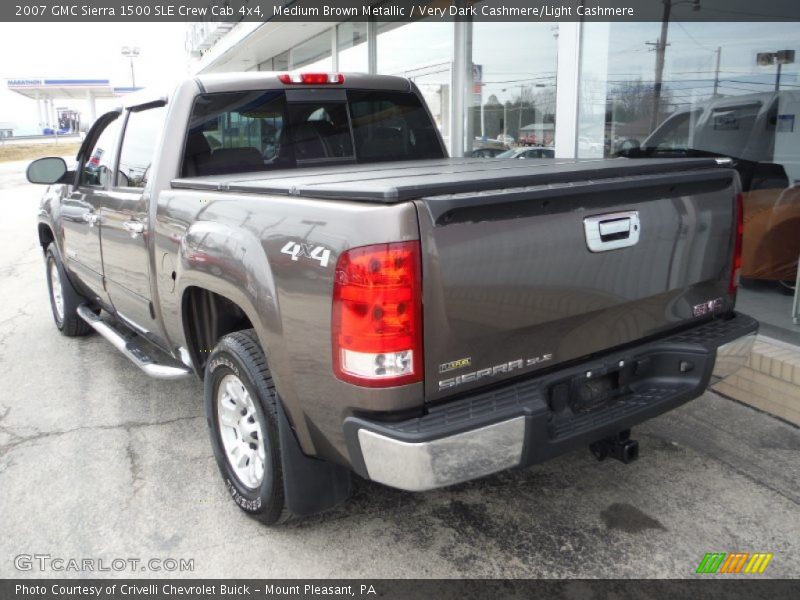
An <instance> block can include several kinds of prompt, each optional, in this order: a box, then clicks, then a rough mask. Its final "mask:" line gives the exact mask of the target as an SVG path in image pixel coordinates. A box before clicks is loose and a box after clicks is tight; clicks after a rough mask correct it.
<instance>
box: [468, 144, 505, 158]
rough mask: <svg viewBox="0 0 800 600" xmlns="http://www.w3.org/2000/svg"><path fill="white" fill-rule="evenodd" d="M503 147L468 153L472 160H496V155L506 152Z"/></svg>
mask: <svg viewBox="0 0 800 600" xmlns="http://www.w3.org/2000/svg"><path fill="white" fill-rule="evenodd" d="M507 151H508V149H507V148H505V147H500V148H475V149H474V150H472V151H471V152H470V153H469V156H471V157H472V158H496V157H497V155H498V154H502V153H503V152H507Z"/></svg>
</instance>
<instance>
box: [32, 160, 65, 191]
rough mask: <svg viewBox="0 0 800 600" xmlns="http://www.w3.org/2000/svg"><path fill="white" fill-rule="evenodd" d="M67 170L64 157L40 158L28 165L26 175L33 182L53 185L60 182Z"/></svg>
mask: <svg viewBox="0 0 800 600" xmlns="http://www.w3.org/2000/svg"><path fill="white" fill-rule="evenodd" d="M66 172H67V163H66V162H64V159H63V158H58V157H52V156H51V157H48V158H40V159H38V160H35V161H33V162H32V163H31V164H29V165H28V170H27V171H26V172H25V176H26V177H27V178H28V181H30V182H31V183H42V184H45V185H51V184H53V183H58V182H59V181H60V180H61V178H62V177H63V176H64V175H65V174H66Z"/></svg>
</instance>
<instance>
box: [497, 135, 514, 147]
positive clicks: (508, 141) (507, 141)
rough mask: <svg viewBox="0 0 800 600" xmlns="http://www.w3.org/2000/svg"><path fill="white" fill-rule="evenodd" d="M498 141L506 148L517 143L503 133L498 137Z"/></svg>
mask: <svg viewBox="0 0 800 600" xmlns="http://www.w3.org/2000/svg"><path fill="white" fill-rule="evenodd" d="M497 141H498V142H500V143H501V144H505V145H506V146H513V145H514V143H515V141H514V138H513V137H512V136H510V135H508V134H506V133H501V134H500V135H498V136H497Z"/></svg>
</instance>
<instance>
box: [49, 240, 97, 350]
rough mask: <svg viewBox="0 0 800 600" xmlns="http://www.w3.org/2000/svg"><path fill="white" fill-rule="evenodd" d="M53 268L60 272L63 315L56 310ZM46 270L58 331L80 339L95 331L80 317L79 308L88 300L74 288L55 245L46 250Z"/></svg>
mask: <svg viewBox="0 0 800 600" xmlns="http://www.w3.org/2000/svg"><path fill="white" fill-rule="evenodd" d="M53 267H55V269H56V270H57V272H58V279H59V284H58V285H59V287H60V288H61V299H62V307H63V315H60V314H59V311H58V310H57V308H56V299H55V295H54V293H53V290H54V281H53V275H52V273H53V271H52V269H53ZM45 268H46V270H45V275H46V277H47V292H48V295H49V297H50V310H51V311H52V313H53V321H55V324H56V327H57V328H58V330H59V331H60V332H61V333H62V334H63V335H65V336H67V337H79V336H83V335H87V334H89V333H91V332H92V331H94V330H93V329H92V327H91V326H90V325H89V324H88V323H87V322H86V321H84V320H83V319H81V318H80V317H79V316H78V307H79V306H80V305H81V304H85V303H86V302H87V299H86V298H84V297H83V296H82V295H81V294H79V293H78V291H77V290H76V289H75V288H74V287H72V283H71V282H70V280H69V278H68V277H67V274H66V272H65V270H64V265H63V264H62V262H61V258H60V257H59V255H58V250H57V249H56V246H55V244H54V243H52V244H50V245H49V246H48V247H47V250H45Z"/></svg>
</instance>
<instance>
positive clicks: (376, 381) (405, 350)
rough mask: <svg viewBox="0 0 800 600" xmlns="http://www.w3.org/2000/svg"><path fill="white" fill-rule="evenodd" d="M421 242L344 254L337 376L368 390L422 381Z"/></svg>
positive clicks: (336, 328) (336, 304) (337, 290)
mask: <svg viewBox="0 0 800 600" xmlns="http://www.w3.org/2000/svg"><path fill="white" fill-rule="evenodd" d="M420 273H421V269H420V250H419V242H418V241H415V242H399V243H393V244H376V245H373V246H362V247H360V248H353V249H351V250H348V251H346V252H344V253H342V254H341V255H340V256H339V260H338V262H337V264H336V275H335V280H334V283H333V313H332V334H333V372H334V374H335V375H336V377H338V378H339V379H341V380H343V381H347V382H349V383H353V384H356V385H361V386H366V387H390V386H395V385H404V384H407V383H414V382H417V381H422V286H421V281H420Z"/></svg>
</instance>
